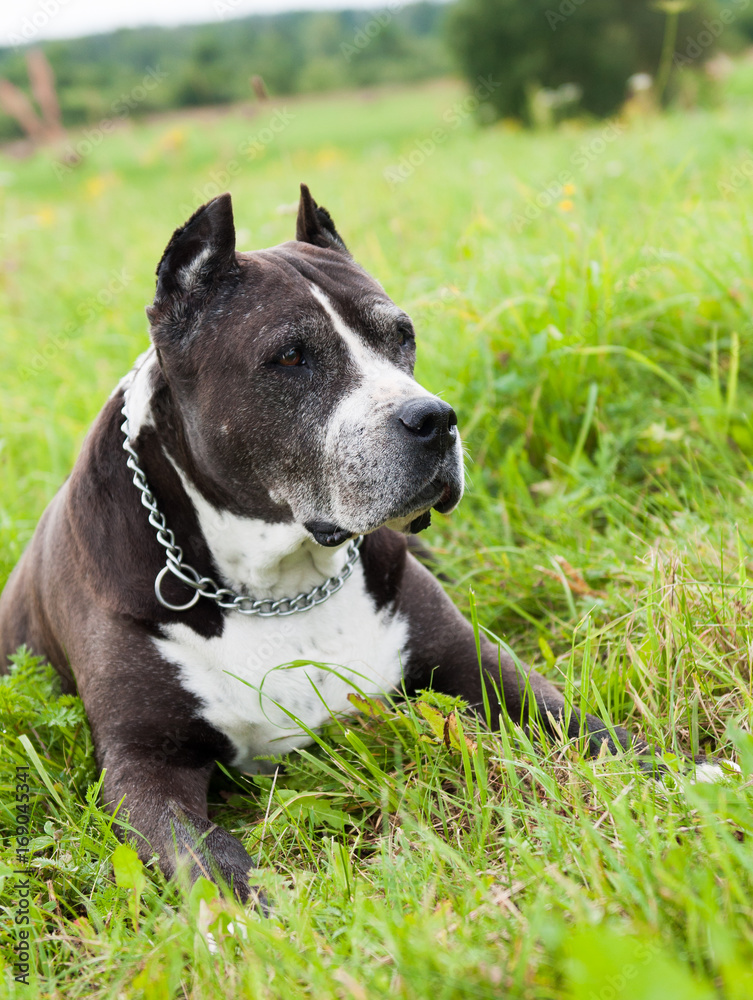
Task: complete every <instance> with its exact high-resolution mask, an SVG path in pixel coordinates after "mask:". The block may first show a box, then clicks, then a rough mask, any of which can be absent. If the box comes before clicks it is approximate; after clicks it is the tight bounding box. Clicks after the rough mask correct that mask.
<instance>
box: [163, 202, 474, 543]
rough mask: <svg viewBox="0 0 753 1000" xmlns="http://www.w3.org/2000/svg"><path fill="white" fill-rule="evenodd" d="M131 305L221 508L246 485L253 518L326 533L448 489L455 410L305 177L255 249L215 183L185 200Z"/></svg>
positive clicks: (413, 514)
mask: <svg viewBox="0 0 753 1000" xmlns="http://www.w3.org/2000/svg"><path fill="white" fill-rule="evenodd" d="M147 313H148V315H149V319H150V321H151V324H152V329H151V332H152V339H153V342H154V344H155V346H156V348H157V351H158V357H159V360H160V365H161V367H162V372H163V375H164V378H165V380H166V382H167V387H168V393H169V398H170V401H171V406H172V407H173V408H174V410H175V411H176V414H177V418H178V419H179V421H180V424H181V425H182V431H181V432H182V434H183V435H184V437H185V440H186V443H187V447H188V450H189V451H190V454H191V456H192V462H193V463H194V464H195V470H196V472H197V473H198V475H197V478H198V480H199V482H198V483H197V485H198V486H199V488H201V487H202V483H204V484H210V485H211V490H208V493H211V494H212V495H217V492H218V491H220V492H221V493H222V494H223V495H227V496H229V497H231V498H232V506H233V508H234V509H235V510H234V512H235V513H239V514H243V515H245V516H248V517H257V516H259V514H258V509H255V508H258V497H259V490H260V488H261V489H262V490H263V491H264V493H265V495H266V496H267V497H268V498H269V503H265V510H266V512H267V513H266V515H265V516H266V517H267V519H269V517H270V516H272V517H273V519H275V520H279V521H291V520H292V521H296V522H298V523H300V524H303V525H305V526H306V527H307V529H308V530H309V531H310V532H311V534H312V535H313V536H314V538H315V539H316V540H317V541H318V542H319V543H320V544H322V545H337V544H339V543H341V542H343V541H344V540H345V539H346V538H349V537H351V536H353V535H357V534H360V533H365V532H369V531H373V530H374V529H376V528H378V527H380V526H381V525H383V524H387V525H389V526H390V527H394V528H397V529H399V530H402V531H419V530H421V528H423V527H426V526H427V525H428V523H429V518H430V511H431V509H432V508H434V509H436V510H439V511H441V512H443V513H444V512H447V511H449V510H451V509H452V508H454V507H455V506H456V504H457V503H458V501H459V500H460V497H461V494H462V490H463V462H462V452H461V445H460V437H459V435H458V432H457V427H456V423H457V421H456V418H455V413H454V412H453V410H452V408H451V407H450V406H449V405H448V404H447V403H445V402H444V401H443V400H441V399H439V398H438V397H437V396H434V395H432V394H431V393H430V392H427V390H426V389H424V388H423V387H422V386H420V385H419V384H418V383H417V382H416V381H415V379H414V377H413V366H414V362H415V358H416V343H415V335H414V332H413V324H412V323H411V321H410V319H409V318H408V316H407V315H406V314H405V313H404V312H403V310H402V309H400V308H399V307H398V306H396V305H395V303H394V302H393V301H392V300H391V299H390V298H389V297H388V296H387V295H386V294H385V292H384V290H383V289H382V288H381V286H380V285H379V284H378V283H377V282H376V281H374V279H373V278H371V277H370V276H369V275H368V274H366V272H365V271H364V270H363V269H362V268H361V267H359V266H358V264H356V263H355V261H354V260H353V258H352V257H351V256H350V254H349V252H348V250H347V249H346V247H345V244H344V243H343V241H342V239H341V238H340V236H339V234H338V232H337V230H336V229H335V226H334V223H333V222H332V219H331V218H330V216H329V213H328V212H327V211H326V210H325V209H323V208H319V207H318V206H317V204H316V202H315V201H314V200H313V198H312V197H311V195H310V194H309V191H308V189H307V188H306V187H305V186H302V187H301V200H300V206H299V212H298V222H297V230H296V240H295V241H292V242H290V243H283V244H282V245H281V246H278V247H273V248H272V249H269V250H259V251H256V252H254V253H237V252H236V249H235V229H234V226H233V213H232V206H231V201H230V196H229V195H227V194H226V195H222V196H221V197H219V198H215V199H214V201H211V202H209V204H207V205H205V206H204V207H203V208H200V209H199V210H198V211H197V212H196V213H195V214H194V215H193V216H192V217H191V218H190V219H189V221H188V222H187V223H186V224H185V225H184V226H183V227H182V228H180V229H178V230H176V232H175V233H174V234H173V237H172V239H171V240H170V242H169V244H168V246H167V248H166V250H165V253H164V255H163V257H162V260H161V261H160V264H159V267H158V270H157V291H156V296H155V300H154V304H153V305H152V306H150V307H149V309H148V310H147ZM255 498H256V499H255ZM269 511H273V514H272V515H270V513H269Z"/></svg>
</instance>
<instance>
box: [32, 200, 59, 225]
mask: <svg viewBox="0 0 753 1000" xmlns="http://www.w3.org/2000/svg"><path fill="white" fill-rule="evenodd" d="M34 218H35V219H36V220H37V222H38V223H39V225H40V226H44V227H45V228H46V227H47V226H51V225H52V223H53V222H54V221H55V211H54V209H52V208H49V207H48V206H47V205H45V207H44V208H41V209H40V210H39V211H38V212H37V213H36V215H35V216H34Z"/></svg>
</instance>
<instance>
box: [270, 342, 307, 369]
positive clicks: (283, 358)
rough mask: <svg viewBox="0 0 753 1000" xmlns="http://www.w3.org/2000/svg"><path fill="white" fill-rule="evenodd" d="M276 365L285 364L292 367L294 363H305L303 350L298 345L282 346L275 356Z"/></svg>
mask: <svg viewBox="0 0 753 1000" xmlns="http://www.w3.org/2000/svg"><path fill="white" fill-rule="evenodd" d="M275 361H276V362H277V364H278V365H285V367H286V368H293V367H295V365H305V364H306V360H305V358H304V357H303V351H302V350H301V349H300V347H292V346H291V347H283V349H282V350H281V351H280V353H279V354H278V355H277V357H276V358H275Z"/></svg>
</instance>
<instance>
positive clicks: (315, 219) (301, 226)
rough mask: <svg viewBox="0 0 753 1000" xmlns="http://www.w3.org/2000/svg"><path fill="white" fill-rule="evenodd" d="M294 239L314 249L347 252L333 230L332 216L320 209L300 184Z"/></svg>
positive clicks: (305, 188) (339, 237) (336, 232)
mask: <svg viewBox="0 0 753 1000" xmlns="http://www.w3.org/2000/svg"><path fill="white" fill-rule="evenodd" d="M295 238H296V239H297V240H298V242H299V243H313V245H314V246H315V247H324V248H325V249H328V250H344V251H345V253H347V252H348V248H347V247H346V246H345V243H344V241H343V238H342V236H340V234H339V233H338V231H337V230H336V229H335V224H334V222H333V221H332V216H331V215H330V214H329V212H328V211H327V209H326V208H320V207H319V205H317V203H316V202H315V201H314V199H313V198H312V197H311V192H310V191H309V189H308V187H307V186H306V185H305V184H301V200H300V202H299V203H298V219H297V221H296V224H295Z"/></svg>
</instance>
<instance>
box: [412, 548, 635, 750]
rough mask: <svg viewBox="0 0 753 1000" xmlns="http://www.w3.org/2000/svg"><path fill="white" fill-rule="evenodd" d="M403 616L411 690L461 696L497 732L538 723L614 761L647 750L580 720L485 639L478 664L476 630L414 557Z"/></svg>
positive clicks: (596, 722)
mask: <svg viewBox="0 0 753 1000" xmlns="http://www.w3.org/2000/svg"><path fill="white" fill-rule="evenodd" d="M400 610H401V611H402V612H403V613H404V614H405V616H406V618H407V621H408V625H409V656H408V660H407V665H406V683H407V685H408V688H409V690H417V689H420V688H428V687H432V688H435V689H437V690H440V691H443V692H445V693H446V694H451V695H457V696H460V697H462V698H463V699H464V700H465V701H467V702H468V704H469V705H470V707H471V708H472V709H474V710H475V711H477V712H479V713H480V714H483V713H485V711H486V710H487V708H488V710H489V716H490V719H489V721H490V722H491V723H492V724H496V722H497V721H498V719H499V716H500V713H501V712H504V713H506V714H507V715H508V716H509V717H510V718H511V719H512V720H513V721H514V722H517V723H520V724H521V725H523V726H526V727H528V726H530V723H531V722H532V717H533V716H535V717H536V719H537V721H538V723H539V724H540V725H541V726H542V727H543V728H544V729H545V730H546V731H548V732H549V733H550V735H553V736H565V737H567V738H570V739H575V738H577V737H579V736H580V735H583V736H585V737H586V738H587V740H588V751H589V753H590V754H593V755H596V754H598V753H599V751H600V749H601V746H602V744H603V743H604V742H605V741H606V744H607V747H608V749H609V750H610V751H611V752H612V753H619V752H620V749H627V748H628V747H631V746H633V747H636V748H637V749H639V750H645V749H646V744H645V743H643V742H642V741H640V740H637V739H635V738H633V737H631V735H630V734H629V733H628V732H627V730H626V729H623V728H622V727H621V726H609V727H607V726H606V725H605V724H604V723H603V722H602V721H601V719H599V718H597V717H596V716H595V715H590V714H581V713H580V712H579V711H578V710H577V709H576V708H574V707H573V706H570V705H567V704H566V702H565V699H564V697H563V695H562V693H561V692H560V691H558V690H557V688H555V687H554V685H552V684H550V683H549V681H547V680H546V679H545V678H544V677H542V676H541V675H540V674H537V673H536V671H535V670H532V669H530V668H527V667H526V666H525V665H524V664H520V663H518V662H516V661H515V660H514V659H513V657H512V656H510V655H509V653H507V652H506V651H505V650H503V649H501V648H499V647H497V646H495V645H493V644H492V643H491V642H490V641H489V640H488V639H487V638H486V637H485V636H483V635H482V636H480V647H481V663H479V656H478V651H477V649H476V639H475V635H474V632H473V627H472V625H471V624H470V622H468V621H466V619H465V618H463V616H462V615H461V614H460V612H459V611H458V610H457V608H456V607H455V605H454V604H453V603H452V601H451V600H450V599H449V597H448V596H447V595H446V594H445V593H444V591H443V590H442V588H441V586H440V585H439V583H438V582H437V581H436V579H435V578H434V577H433V576H432V574H431V573H430V572H429V571H428V570H427V569H426V568H425V567H424V566H422V565H421V564H420V563H419V562H417V560H415V559H414V558H413V557H412V556H408V560H407V563H406V569H405V576H404V578H403V587H402V595H401V599H400Z"/></svg>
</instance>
